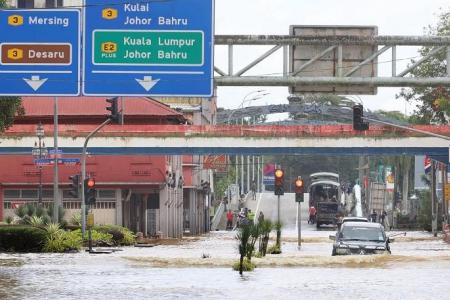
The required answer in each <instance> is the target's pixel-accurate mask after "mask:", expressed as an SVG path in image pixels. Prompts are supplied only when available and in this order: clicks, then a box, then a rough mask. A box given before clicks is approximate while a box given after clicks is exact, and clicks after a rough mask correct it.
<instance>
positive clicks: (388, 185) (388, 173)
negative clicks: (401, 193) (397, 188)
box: [385, 166, 395, 192]
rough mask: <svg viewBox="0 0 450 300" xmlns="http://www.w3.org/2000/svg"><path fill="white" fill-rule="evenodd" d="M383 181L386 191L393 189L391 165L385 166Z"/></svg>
mask: <svg viewBox="0 0 450 300" xmlns="http://www.w3.org/2000/svg"><path fill="white" fill-rule="evenodd" d="M385 176H386V178H385V182H386V190H387V191H390V192H392V191H394V181H395V178H394V172H393V170H392V166H386V168H385Z"/></svg>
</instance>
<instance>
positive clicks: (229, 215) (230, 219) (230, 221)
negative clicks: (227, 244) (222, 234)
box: [227, 209, 234, 230]
mask: <svg viewBox="0 0 450 300" xmlns="http://www.w3.org/2000/svg"><path fill="white" fill-rule="evenodd" d="M233 217H234V214H233V212H232V211H231V209H229V210H228V212H227V230H231V229H233Z"/></svg>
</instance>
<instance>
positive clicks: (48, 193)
mask: <svg viewBox="0 0 450 300" xmlns="http://www.w3.org/2000/svg"><path fill="white" fill-rule="evenodd" d="M42 198H52V199H53V190H42Z"/></svg>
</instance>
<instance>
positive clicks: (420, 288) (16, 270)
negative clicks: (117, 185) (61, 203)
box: [0, 230, 450, 300]
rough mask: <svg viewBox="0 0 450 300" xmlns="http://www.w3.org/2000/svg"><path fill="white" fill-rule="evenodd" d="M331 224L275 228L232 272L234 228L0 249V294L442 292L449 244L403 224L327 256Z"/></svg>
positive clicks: (427, 295)
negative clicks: (87, 247)
mask: <svg viewBox="0 0 450 300" xmlns="http://www.w3.org/2000/svg"><path fill="white" fill-rule="evenodd" d="M332 233H333V232H332V231H318V232H317V231H312V230H311V231H306V232H304V233H303V236H302V237H303V239H304V242H303V243H302V247H301V250H300V251H299V250H298V248H297V241H296V232H295V230H291V231H289V230H286V231H285V232H284V235H283V246H282V249H283V253H282V254H281V255H269V256H268V257H266V258H263V259H257V258H253V259H252V260H254V262H255V263H256V264H257V266H258V267H257V268H256V269H255V271H253V272H247V273H245V274H244V276H240V275H239V274H238V272H235V271H233V270H232V269H231V264H232V263H233V262H234V261H236V260H237V258H238V255H237V252H238V250H237V241H236V240H235V239H234V233H230V232H215V233H211V234H210V235H208V236H204V237H201V238H192V239H186V240H184V241H182V242H180V243H178V244H175V245H159V246H155V247H152V248H134V247H128V248H124V250H123V251H119V252H115V253H113V254H105V255H103V254H102V255H101V254H97V255H90V254H88V253H76V254H0V299H102V300H103V299H108V300H112V299H244V298H245V299H249V298H253V299H308V297H309V298H311V299H330V297H336V298H331V299H448V297H449V294H450V291H449V285H448V276H449V275H450V271H449V270H450V245H448V244H445V243H444V242H442V241H441V240H440V239H438V238H433V237H432V236H430V235H429V234H427V233H421V232H411V233H408V234H407V235H406V237H398V238H396V241H395V242H394V243H393V244H392V245H391V249H392V253H393V254H392V255H373V256H347V257H331V256H330V254H331V246H332V244H331V242H330V241H329V240H327V238H328V235H329V234H332Z"/></svg>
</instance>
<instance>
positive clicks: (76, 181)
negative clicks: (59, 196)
mask: <svg viewBox="0 0 450 300" xmlns="http://www.w3.org/2000/svg"><path fill="white" fill-rule="evenodd" d="M69 180H70V181H72V182H71V183H70V191H69V195H70V196H72V197H73V198H78V197H79V196H80V194H79V190H78V189H79V186H80V175H73V176H69Z"/></svg>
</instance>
